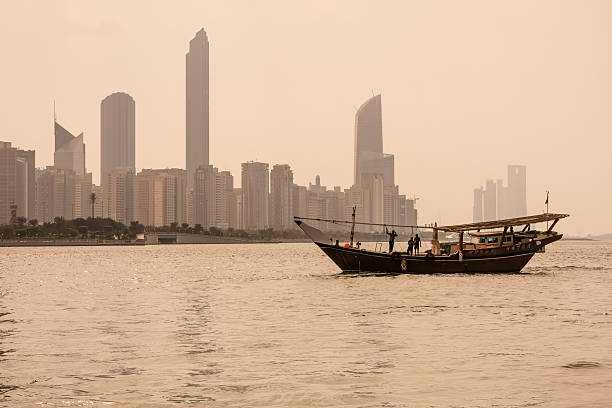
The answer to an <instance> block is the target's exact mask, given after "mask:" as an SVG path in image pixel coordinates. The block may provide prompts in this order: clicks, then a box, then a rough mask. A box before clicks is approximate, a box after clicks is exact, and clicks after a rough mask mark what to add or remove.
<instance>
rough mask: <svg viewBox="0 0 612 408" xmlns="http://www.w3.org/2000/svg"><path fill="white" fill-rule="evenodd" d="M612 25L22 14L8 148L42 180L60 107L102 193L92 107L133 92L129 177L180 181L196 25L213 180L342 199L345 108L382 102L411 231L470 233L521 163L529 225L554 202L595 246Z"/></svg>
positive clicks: (52, 7) (8, 54)
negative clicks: (269, 178)
mask: <svg viewBox="0 0 612 408" xmlns="http://www.w3.org/2000/svg"><path fill="white" fill-rule="evenodd" d="M5 9H6V8H5ZM611 16H612V5H611V4H610V3H608V2H604V1H600V2H595V1H593V2H589V3H586V4H585V3H581V2H577V1H575V2H553V1H545V2H544V1H543V2H537V3H532V2H527V1H521V2H512V3H510V2H508V3H504V4H499V3H490V2H485V1H469V2H461V3H460V4H459V3H451V2H444V3H427V4H423V3H419V2H389V3H384V4H377V3H374V2H348V1H346V2H332V1H321V2H314V3H309V4H306V3H286V2H281V1H274V2H273V1H268V2H257V3H256V4H255V3H252V2H207V3H205V4H204V3H201V2H181V4H180V5H178V6H176V5H173V4H171V3H165V2H144V1H135V2H130V3H128V4H124V3H122V2H115V1H111V2H106V3H105V4H104V5H94V4H83V3H81V2H76V1H74V2H57V3H53V4H47V3H40V4H39V3H32V2H26V3H23V4H14V5H12V6H11V8H10V9H6V10H5V12H4V19H3V22H2V24H1V25H0V35H1V37H2V38H3V39H4V41H3V44H2V47H3V50H4V61H5V64H3V65H2V68H0V70H1V71H0V72H1V73H2V75H1V77H2V89H3V98H2V100H0V112H2V117H1V118H0V134H2V135H3V137H2V140H10V141H12V142H13V144H14V145H15V146H18V147H20V148H22V149H35V150H36V153H37V158H36V165H37V167H42V166H45V165H51V164H52V163H53V150H54V145H53V144H54V139H53V101H55V103H56V106H57V115H58V120H59V122H61V123H62V125H64V126H65V127H66V128H67V129H70V130H71V131H72V132H73V133H75V134H78V133H80V132H84V137H85V143H86V145H87V151H86V155H87V157H86V160H87V167H88V169H89V171H92V170H93V173H94V181H95V182H96V183H98V182H99V177H100V174H99V171H98V169H99V168H100V101H101V100H102V99H103V98H104V97H106V96H107V95H109V94H111V93H113V92H127V93H129V94H130V95H131V96H132V97H133V98H134V100H135V103H136V146H135V150H136V168H137V169H140V168H163V167H181V168H184V167H185V53H186V52H187V45H188V42H189V40H190V39H192V38H193V36H194V34H195V32H197V31H198V30H199V29H200V28H202V27H204V29H205V30H206V32H207V34H208V39H209V41H210V162H211V164H214V165H215V166H217V167H219V168H220V169H227V170H230V171H231V172H232V173H233V174H234V175H238V174H240V164H241V163H242V162H245V161H248V160H258V161H262V162H267V163H271V164H272V163H288V164H290V165H291V167H292V169H293V172H294V179H295V182H296V183H299V184H303V185H304V184H305V185H307V184H308V182H314V179H315V176H316V175H320V176H321V181H322V183H323V184H325V185H327V186H328V187H331V186H335V185H340V186H343V187H348V186H350V185H351V184H352V181H353V171H354V163H353V160H354V158H353V144H354V129H353V128H354V116H355V110H356V108H357V107H358V106H359V105H361V103H362V102H363V101H364V100H366V99H368V98H370V97H371V96H372V95H373V94H379V93H380V94H382V112H383V113H382V121H383V135H384V151H385V152H388V153H391V154H394V155H395V180H396V183H397V184H398V185H400V186H401V187H400V191H401V193H402V194H406V195H407V196H409V197H413V196H415V195H416V196H417V197H419V198H420V200H419V202H418V209H419V220H420V221H422V222H434V221H437V222H439V223H444V224H449V223H459V222H466V221H470V220H471V218H472V199H473V195H472V190H473V188H474V187H476V186H479V185H482V184H484V182H485V180H486V179H488V178H491V179H498V178H503V177H504V176H505V172H506V166H507V165H508V164H523V165H526V166H527V200H528V202H527V212H528V213H539V212H542V210H543V209H544V208H545V206H544V199H545V198H546V191H547V190H549V191H550V210H551V211H559V212H568V213H571V214H572V217H570V218H569V219H568V221H567V222H565V223H564V231H565V232H567V233H568V234H589V233H590V234H598V233H605V232H610V231H612V221H610V220H609V219H606V218H600V216H601V214H602V213H604V212H605V211H606V210H607V209H608V208H610V206H611V205H612V192H611V189H610V184H611V182H610V175H612V164H611V163H610V161H609V160H608V155H609V153H610V151H611V148H612V141H611V137H610V136H611V135H612V118H611V116H610V115H609V112H610V109H611V108H612V97H611V96H610V95H612V92H611V91H612V80H611V78H610V72H612V71H611V68H612V66H611V65H612V64H611V62H612V54H611V51H610V50H611V49H612V48H611V44H610V38H612V35H611V34H612V32H611V30H612V29H611V28H610V27H611V25H610V19H611ZM40 33H44V35H40Z"/></svg>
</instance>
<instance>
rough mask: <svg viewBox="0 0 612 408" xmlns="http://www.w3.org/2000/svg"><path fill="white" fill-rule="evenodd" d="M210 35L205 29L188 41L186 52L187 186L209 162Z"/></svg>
mask: <svg viewBox="0 0 612 408" xmlns="http://www.w3.org/2000/svg"><path fill="white" fill-rule="evenodd" d="M208 77H209V74H208V36H207V35H206V32H205V31H204V29H201V30H200V31H198V32H197V33H196V35H195V37H194V38H193V39H192V40H191V41H190V42H189V52H187V55H186V95H187V98H186V116H187V117H186V124H187V127H186V137H187V140H186V161H187V187H191V186H193V183H194V174H195V171H196V169H197V168H198V167H200V166H204V167H206V166H208V164H209V84H208V80H209V79H208Z"/></svg>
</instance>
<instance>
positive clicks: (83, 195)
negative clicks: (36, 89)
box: [53, 121, 92, 219]
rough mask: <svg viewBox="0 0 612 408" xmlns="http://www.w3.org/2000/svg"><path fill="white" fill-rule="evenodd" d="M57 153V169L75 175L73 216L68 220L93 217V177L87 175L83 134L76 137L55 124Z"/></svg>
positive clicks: (54, 162)
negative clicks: (91, 200) (90, 199)
mask: <svg viewBox="0 0 612 408" xmlns="http://www.w3.org/2000/svg"><path fill="white" fill-rule="evenodd" d="M54 130H55V132H54V133H55V152H54V154H53V164H54V167H55V168H58V169H62V170H66V171H71V172H73V173H74V175H75V176H74V180H73V184H72V185H73V188H74V191H73V192H72V194H71V198H72V200H73V202H72V214H71V216H70V217H67V218H66V219H74V218H87V217H90V216H91V205H90V202H89V196H90V195H91V186H92V175H91V173H87V169H86V167H85V143H84V142H83V133H81V134H79V135H78V136H74V135H73V134H72V133H70V132H69V131H68V130H66V129H65V128H64V127H63V126H61V125H60V124H59V123H57V121H56V122H55V127H54Z"/></svg>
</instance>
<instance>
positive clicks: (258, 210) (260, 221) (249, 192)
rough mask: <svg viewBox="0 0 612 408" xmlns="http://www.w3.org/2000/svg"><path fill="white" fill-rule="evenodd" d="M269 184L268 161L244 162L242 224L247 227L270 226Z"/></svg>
mask: <svg viewBox="0 0 612 408" xmlns="http://www.w3.org/2000/svg"><path fill="white" fill-rule="evenodd" d="M269 185H270V175H269V170H268V164H267V163H258V162H247V163H242V224H243V226H244V228H245V229H251V230H256V229H265V228H268V225H269V223H268V195H269V191H270V187H269Z"/></svg>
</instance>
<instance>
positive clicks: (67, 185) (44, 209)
mask: <svg viewBox="0 0 612 408" xmlns="http://www.w3.org/2000/svg"><path fill="white" fill-rule="evenodd" d="M76 177H77V176H76V174H75V173H74V171H72V170H66V169H60V168H57V167H54V166H47V167H46V168H45V169H43V170H39V171H37V174H36V197H37V200H36V218H37V219H38V221H40V222H53V221H54V220H55V218H56V217H61V218H64V219H66V220H70V219H73V218H74V202H75V197H74V195H75V191H76V189H75V179H76Z"/></svg>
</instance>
